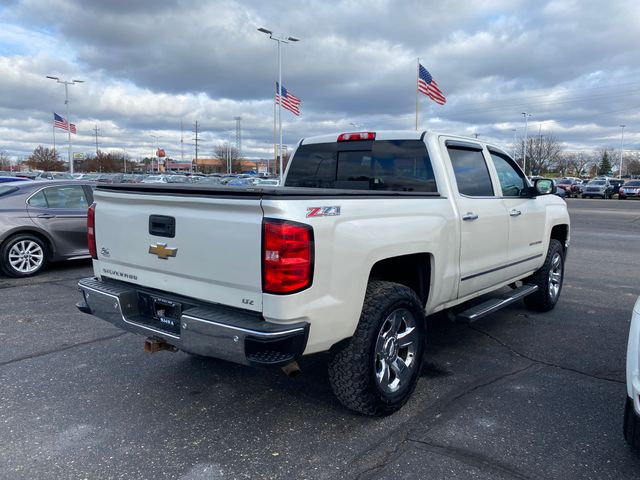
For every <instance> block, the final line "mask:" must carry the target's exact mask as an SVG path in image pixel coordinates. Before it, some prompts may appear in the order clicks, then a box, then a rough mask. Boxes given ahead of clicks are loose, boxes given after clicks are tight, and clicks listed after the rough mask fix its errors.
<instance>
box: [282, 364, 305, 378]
mask: <svg viewBox="0 0 640 480" xmlns="http://www.w3.org/2000/svg"><path fill="white" fill-rule="evenodd" d="M280 368H281V369H282V371H283V372H284V373H285V375H286V376H287V377H291V378H292V377H297V376H298V375H300V373H302V370H301V369H300V365H298V362H296V361H293V362H291V363H287V364H286V365H284V366H283V367H280Z"/></svg>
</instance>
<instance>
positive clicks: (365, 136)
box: [338, 132, 376, 142]
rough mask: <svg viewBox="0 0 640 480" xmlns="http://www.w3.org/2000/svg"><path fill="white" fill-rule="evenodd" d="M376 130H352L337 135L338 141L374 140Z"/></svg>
mask: <svg viewBox="0 0 640 480" xmlns="http://www.w3.org/2000/svg"><path fill="white" fill-rule="evenodd" d="M375 139H376V132H354V133H342V134H340V135H338V141H339V142H353V141H358V140H375Z"/></svg>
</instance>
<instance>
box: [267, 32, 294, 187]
mask: <svg viewBox="0 0 640 480" xmlns="http://www.w3.org/2000/svg"><path fill="white" fill-rule="evenodd" d="M258 31H259V32H262V33H266V34H267V35H269V38H270V39H271V40H275V41H276V42H278V98H279V99H280V101H279V102H278V110H277V112H278V129H279V131H280V148H279V149H278V161H279V168H280V185H282V177H283V171H282V55H281V51H280V50H281V47H280V44H282V43H289V42H299V41H300V39H299V38H297V37H293V36H291V35H286V36H284V35H281V36H276V35H274V33H273V31H271V30H268V29H266V28H262V27H260V28H258Z"/></svg>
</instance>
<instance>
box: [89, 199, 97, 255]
mask: <svg viewBox="0 0 640 480" xmlns="http://www.w3.org/2000/svg"><path fill="white" fill-rule="evenodd" d="M87 243H88V244H89V255H91V258H95V259H96V260H97V259H98V252H97V249H96V204H95V203H92V204H91V206H90V207H89V210H88V211H87Z"/></svg>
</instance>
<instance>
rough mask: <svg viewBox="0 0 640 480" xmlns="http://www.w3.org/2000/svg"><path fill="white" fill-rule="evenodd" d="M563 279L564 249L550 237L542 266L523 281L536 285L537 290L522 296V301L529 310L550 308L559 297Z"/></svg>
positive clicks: (541, 310)
mask: <svg viewBox="0 0 640 480" xmlns="http://www.w3.org/2000/svg"><path fill="white" fill-rule="evenodd" d="M563 279H564V250H563V249H562V244H561V243H560V242H559V241H558V240H556V239H555V238H552V239H551V240H550V242H549V250H548V251H547V258H545V261H544V264H543V265H542V267H541V268H540V269H539V270H538V271H537V272H536V273H534V274H533V275H531V276H530V277H529V278H528V279H526V280H524V283H529V284H533V285H537V286H538V291H537V292H535V293H532V294H531V295H529V296H527V297H525V298H524V303H525V305H526V306H527V307H529V308H530V309H531V310H537V311H539V312H547V311H549V310H552V309H553V307H555V306H556V303H557V302H558V298H560V292H561V291H562V281H563Z"/></svg>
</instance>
